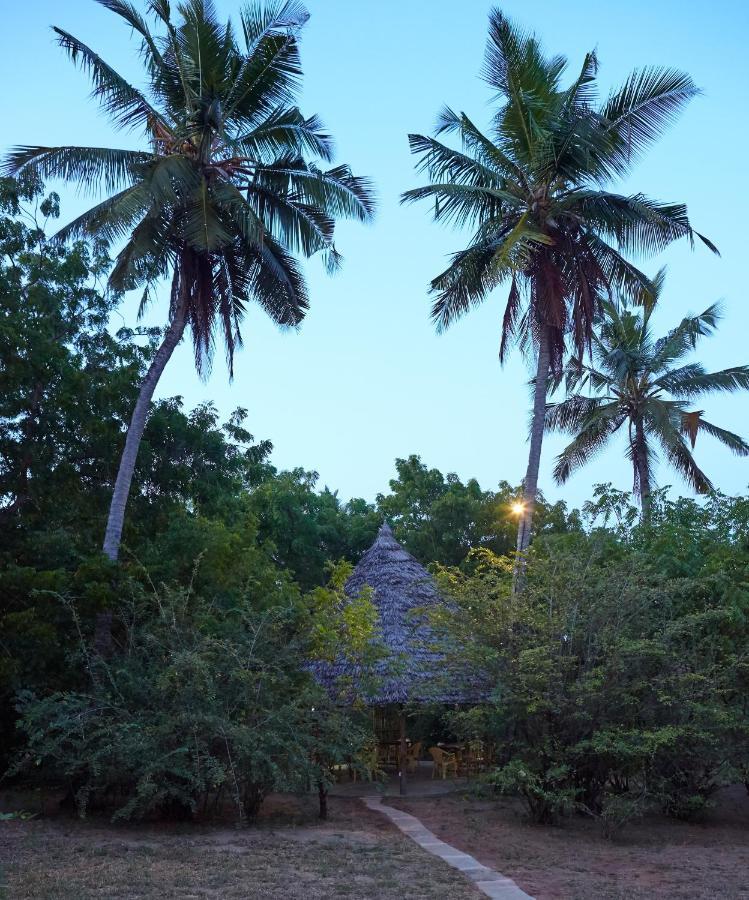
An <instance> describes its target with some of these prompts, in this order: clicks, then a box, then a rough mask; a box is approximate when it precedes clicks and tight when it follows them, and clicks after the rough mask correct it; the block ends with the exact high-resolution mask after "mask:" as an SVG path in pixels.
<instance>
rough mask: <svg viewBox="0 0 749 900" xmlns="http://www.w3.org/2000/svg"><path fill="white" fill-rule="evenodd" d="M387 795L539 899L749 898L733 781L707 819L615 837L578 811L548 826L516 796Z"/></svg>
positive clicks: (746, 840)
mask: <svg viewBox="0 0 749 900" xmlns="http://www.w3.org/2000/svg"><path fill="white" fill-rule="evenodd" d="M387 802H388V803H389V804H390V805H392V806H395V807H398V808H400V809H404V810H406V811H407V812H410V813H412V814H413V815H415V816H418V817H419V818H420V819H421V820H422V822H423V823H424V824H425V825H426V826H427V828H429V829H431V830H432V831H434V832H435V833H436V834H437V835H438V836H439V837H441V838H443V839H444V840H446V841H448V842H449V843H451V844H453V845H454V846H456V847H459V848H460V849H461V850H464V851H466V852H468V853H471V854H472V855H473V856H475V857H476V858H477V859H478V860H479V861H480V862H482V863H484V864H485V865H487V866H491V867H492V868H495V869H497V870H499V871H500V872H502V873H503V874H505V875H509V876H510V877H511V878H514V879H515V881H516V882H517V883H518V884H519V885H520V887H522V888H523V889H524V890H525V891H527V892H528V893H529V894H531V895H532V896H534V897H536V898H537V900H614V898H617V900H618V898H622V900H623V898H633V900H634V898H636V900H640V898H659V900H661V898H668V900H739V898H741V900H744V898H749V797H747V795H746V791H745V790H744V788H743V786H736V787H735V788H729V789H727V790H725V791H724V792H722V794H721V795H720V796H719V797H718V805H717V807H716V809H715V810H714V811H713V812H712V813H711V814H710V816H709V818H708V819H707V820H706V821H705V822H704V823H703V824H700V825H690V824H686V823H683V822H674V821H672V820H668V819H665V818H662V817H651V818H647V819H644V820H642V821H639V822H635V823H632V824H630V825H629V826H627V827H626V828H625V829H624V830H623V832H622V833H621V834H619V835H618V836H617V837H616V838H615V839H614V840H613V841H607V840H605V839H604V838H602V837H601V836H600V835H599V834H598V832H597V829H596V826H595V824H594V823H592V822H590V821H589V820H586V819H582V818H574V819H571V820H568V821H566V822H565V823H564V824H563V825H561V826H557V827H553V828H541V827H538V826H533V825H530V824H528V823H527V822H525V821H524V818H523V816H522V811H521V809H520V808H519V806H518V805H517V804H515V803H513V802H499V803H496V802H492V801H479V800H473V799H469V798H462V797H460V796H455V795H453V796H449V797H434V798H432V797H429V798H421V799H411V800H409V799H407V798H406V799H396V798H390V797H388V799H387Z"/></svg>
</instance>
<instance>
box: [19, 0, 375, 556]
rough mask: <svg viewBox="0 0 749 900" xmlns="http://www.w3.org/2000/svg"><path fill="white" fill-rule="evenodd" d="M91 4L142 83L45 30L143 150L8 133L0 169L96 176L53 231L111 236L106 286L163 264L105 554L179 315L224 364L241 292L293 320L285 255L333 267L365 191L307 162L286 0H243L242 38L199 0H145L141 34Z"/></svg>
mask: <svg viewBox="0 0 749 900" xmlns="http://www.w3.org/2000/svg"><path fill="white" fill-rule="evenodd" d="M97 2H100V3H102V4H103V5H104V6H105V7H106V8H107V9H110V10H111V11H112V12H113V13H115V14H116V15H117V16H119V17H120V18H121V19H122V20H123V21H124V23H125V24H126V25H127V26H128V28H130V29H131V30H132V31H133V32H135V33H136V34H137V35H138V37H139V38H140V40H141V45H140V53H141V56H142V58H143V60H144V67H145V72H146V76H147V79H148V87H149V90H148V92H147V93H144V92H142V91H140V90H138V89H137V88H136V87H134V86H133V85H131V84H129V83H128V82H127V81H126V80H125V79H124V78H122V77H121V76H120V75H119V74H118V73H117V72H116V71H115V70H114V69H113V68H112V67H111V66H109V65H108V64H107V63H106V62H105V61H104V60H103V59H102V58H101V57H100V56H99V55H98V54H97V53H95V52H94V51H93V50H92V49H90V48H89V47H88V46H86V44H84V43H83V42H82V41H80V40H79V39H78V38H76V37H74V36H73V35H71V34H69V33H68V32H66V31H63V30H62V29H60V28H55V32H56V34H57V36H58V43H59V44H60V45H61V46H62V47H63V48H64V49H65V50H66V51H67V53H68V55H69V56H70V58H71V59H72V61H73V62H74V63H78V64H80V65H81V66H82V68H83V69H84V70H86V71H87V72H88V74H89V75H90V77H91V79H92V81H93V85H94V96H95V97H96V98H97V99H98V100H99V101H100V103H101V105H102V107H103V109H104V112H105V113H106V114H107V115H108V117H109V118H110V119H111V121H112V122H113V124H114V125H115V126H116V127H117V128H121V129H124V128H128V129H137V130H139V131H140V132H141V133H142V134H143V136H144V138H145V139H146V141H147V149H144V150H119V149H102V148H94V147H26V146H25V147H17V148H16V149H15V150H14V151H13V152H11V153H10V154H9V155H8V157H7V158H6V162H5V167H4V168H5V171H6V173H7V174H17V173H21V172H25V173H29V174H32V175H35V176H38V177H42V178H63V179H65V180H68V181H75V182H77V183H78V184H79V185H80V186H81V187H83V188H84V189H88V190H92V191H97V190H99V189H101V188H103V189H105V191H106V192H107V193H108V194H109V196H108V197H107V199H106V200H104V201H102V202H100V203H98V204H97V205H95V206H94V207H92V208H91V209H89V210H88V211H86V212H85V213H83V214H82V215H81V216H79V217H78V218H76V219H75V220H74V221H72V222H70V223H69V224H68V225H66V226H65V227H64V228H63V229H62V230H61V231H60V232H59V233H58V237H59V238H61V239H64V238H71V237H73V238H75V237H79V236H82V235H83V236H92V235H93V236H96V237H98V238H99V239H102V240H106V241H119V240H121V239H124V240H125V245H124V247H123V248H122V250H121V251H120V252H119V254H118V256H117V259H116V262H115V265H114V268H113V269H112V272H111V274H110V277H109V282H110V285H111V286H112V287H113V288H114V289H115V290H129V289H133V288H135V287H141V288H144V293H143V300H142V303H141V308H144V307H145V306H146V305H147V304H148V302H149V301H150V299H151V291H152V289H153V287H154V285H155V284H156V283H157V282H158V281H160V280H161V279H162V278H164V277H165V276H167V274H168V273H170V272H171V276H172V282H171V294H170V301H169V325H168V327H167V328H166V331H165V333H164V337H163V340H162V342H161V345H160V346H159V349H158V350H157V352H156V353H155V355H154V356H153V358H152V360H151V364H150V366H149V369H148V372H147V373H146V375H145V377H144V379H143V381H142V383H141V386H140V391H139V394H138V399H137V401H136V403H135V407H134V409H133V413H132V418H131V420H130V425H129V428H128V431H127V438H126V441H125V448H124V451H123V454H122V457H121V460H120V467H119V470H118V473H117V479H116V481H115V486H114V491H113V494H112V502H111V507H110V513H109V520H108V522H107V528H106V534H105V538H104V548H103V549H104V552H105V553H106V554H107V556H109V558H110V559H112V560H115V559H116V558H117V555H118V552H119V546H120V540H121V534H122V527H123V521H124V515H125V505H126V502H127V498H128V494H129V490H130V484H131V481H132V477H133V472H134V471H135V464H136V457H137V454H138V447H139V444H140V440H141V436H142V434H143V430H144V428H145V424H146V419H147V415H148V408H149V403H150V401H151V397H152V396H153V392H154V389H155V387H156V384H157V382H158V380H159V378H160V376H161V373H162V372H163V370H164V367H165V366H166V364H167V362H168V361H169V358H170V357H171V355H172V353H173V351H174V348H175V347H176V346H177V344H178V343H179V342H180V340H181V339H182V336H183V333H184V331H185V329H186V327H187V326H189V327H190V329H191V332H192V338H193V344H194V347H195V360H196V365H197V367H198V370H199V371H201V372H205V371H206V369H207V367H208V366H209V365H210V360H211V357H212V354H213V349H214V345H215V341H216V333H217V331H218V332H219V333H220V334H221V337H222V339H223V342H224V344H225V347H226V353H227V358H228V361H229V366H230V369H231V366H232V359H233V354H234V349H235V347H236V346H237V345H238V344H240V343H241V336H240V331H239V328H240V322H241V319H242V316H243V314H244V311H245V308H246V306H247V304H248V303H250V302H252V301H255V302H257V303H259V304H260V306H261V307H262V308H263V309H264V310H265V312H266V313H267V314H268V315H269V316H270V317H271V318H272V320H273V321H274V322H276V323H277V324H278V325H280V326H282V327H288V326H293V325H298V324H299V323H300V322H301V320H302V319H303V317H304V315H305V312H306V310H307V306H308V299H307V292H306V287H305V283H304V279H303V277H302V274H301V271H300V269H299V266H298V264H297V262H296V260H295V257H294V254H295V253H300V254H302V255H303V256H312V255H313V254H315V253H321V254H322V255H323V258H324V261H325V263H326V265H327V267H328V269H329V270H330V271H332V270H335V268H336V267H337V266H338V264H339V261H340V258H339V255H338V253H337V251H336V249H335V245H334V243H333V234H334V227H335V221H336V219H338V218H339V217H342V216H343V217H346V216H348V217H353V218H356V219H359V220H367V219H369V218H370V216H371V213H372V209H373V201H372V195H371V190H370V186H369V184H368V182H367V181H366V180H364V179H361V178H357V177H355V176H354V175H352V173H351V171H350V169H349V168H348V167H347V166H345V165H340V166H337V167H335V168H331V169H327V170H322V169H320V168H319V167H318V166H317V165H316V164H315V163H313V162H308V161H307V157H308V156H310V157H313V158H317V159H320V160H322V161H329V160H330V159H331V158H332V154H333V148H332V142H331V139H330V137H329V135H327V134H326V133H325V132H324V130H323V128H322V125H321V123H320V121H319V119H318V118H317V117H316V116H312V117H310V118H306V117H304V116H303V115H302V114H301V113H300V111H299V109H298V108H297V107H296V105H295V100H296V97H297V95H298V91H299V86H300V80H301V75H302V70H301V64H300V59H299V31H300V29H301V27H302V26H303V24H304V22H305V21H306V19H307V13H306V11H305V10H304V8H303V6H302V5H301V4H300V3H298V2H296V0H288V2H284V3H276V2H272V3H269V4H267V5H266V6H263V5H262V4H258V3H254V4H252V5H250V6H249V7H248V8H247V9H246V10H245V11H244V12H243V13H242V15H241V41H240V40H239V39H238V38H237V35H236V32H235V30H234V28H233V27H232V25H231V23H227V24H221V23H220V22H219V20H218V18H217V16H216V13H215V10H214V8H213V5H212V3H211V2H210V0H187V2H185V3H183V4H180V5H179V7H178V15H179V19H178V20H174V19H173V18H172V11H171V7H170V4H169V3H168V2H166V0H153V2H151V3H149V6H148V9H149V12H150V13H151V14H152V17H153V19H154V20H155V23H156V27H157V29H158V31H156V32H153V33H152V31H151V29H150V27H149V25H148V22H147V21H146V19H145V18H144V17H143V16H142V15H140V13H139V12H138V11H137V9H136V8H135V7H134V6H133V5H132V4H131V3H129V2H125V0H97Z"/></svg>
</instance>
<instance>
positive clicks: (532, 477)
mask: <svg viewBox="0 0 749 900" xmlns="http://www.w3.org/2000/svg"><path fill="white" fill-rule="evenodd" d="M549 361H550V348H549V332H548V329H547V328H545V327H543V326H542V327H541V334H540V336H539V342H538V365H537V368H536V384H535V388H534V392H533V421H532V424H531V443H530V449H529V451H528V469H527V471H526V473H525V481H524V482H523V511H522V512H521V514H520V521H519V522H518V539H517V547H516V549H517V553H516V555H515V566H514V569H513V575H512V590H513V593H516V592H517V591H518V590H519V589H520V586H521V585H522V581H523V576H524V574H525V566H526V552H527V550H528V547H529V546H530V542H531V526H532V521H533V510H534V508H535V506H536V494H537V492H538V470H539V466H540V464H541V445H542V443H543V439H544V424H545V419H546V389H547V385H548V382H549Z"/></svg>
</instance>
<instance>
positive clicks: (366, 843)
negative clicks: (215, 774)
mask: <svg viewBox="0 0 749 900" xmlns="http://www.w3.org/2000/svg"><path fill="white" fill-rule="evenodd" d="M331 813H332V817H331V821H330V822H329V823H327V824H325V825H319V826H318V825H303V826H301V827H288V826H287V827H283V828H282V827H269V826H264V827H259V828H252V829H242V830H238V829H234V828H226V827H219V828H216V827H204V828H195V827H190V828H187V827H163V826H149V827H145V828H140V829H134V828H124V827H115V826H108V825H103V824H101V823H100V822H99V823H81V822H78V821H76V820H68V819H61V818H59V817H58V818H56V819H34V820H32V821H29V822H17V821H15V822H8V823H1V824H0V872H2V875H0V885H3V884H4V891H5V896H4V897H3V889H2V888H0V897H3V900H5V897H7V898H8V900H21V898H34V900H60V898H63V897H75V898H76V900H88V898H105V897H106V898H112V897H117V898H118V900H136V898H137V900H156V898H159V900H161V898H164V900H172V898H175V900H176V898H180V900H188V898H221V900H224V898H226V900H240V898H256V897H257V898H268V900H296V898H299V900H302V898H303V900H329V898H333V897H350V898H357V900H369V898H371V900H376V898H377V900H380V898H401V897H403V896H408V897H409V898H414V900H432V898H435V897H450V898H457V900H463V898H465V900H468V898H471V900H475V898H477V897H478V896H479V894H478V892H477V891H476V889H475V888H474V887H473V886H472V885H471V884H470V883H469V882H468V881H467V880H466V879H465V878H464V877H463V876H462V875H460V874H459V873H457V872H455V871H454V870H453V869H451V868H449V867H448V866H447V865H445V864H444V863H442V862H441V861H439V860H436V859H434V857H432V856H430V855H428V854H427V853H425V852H424V851H423V850H421V849H420V848H419V847H417V846H416V845H414V844H413V843H412V842H411V841H409V840H408V839H407V838H405V837H404V836H402V835H401V834H399V833H398V832H397V831H395V830H394V829H392V828H391V827H390V826H389V825H387V823H385V822H384V817H381V816H379V815H377V814H374V813H371V812H369V811H368V810H366V809H365V808H364V807H362V806H361V805H360V804H358V803H355V802H353V801H331ZM381 819H382V821H380V820H381ZM3 879H4V881H3Z"/></svg>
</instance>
